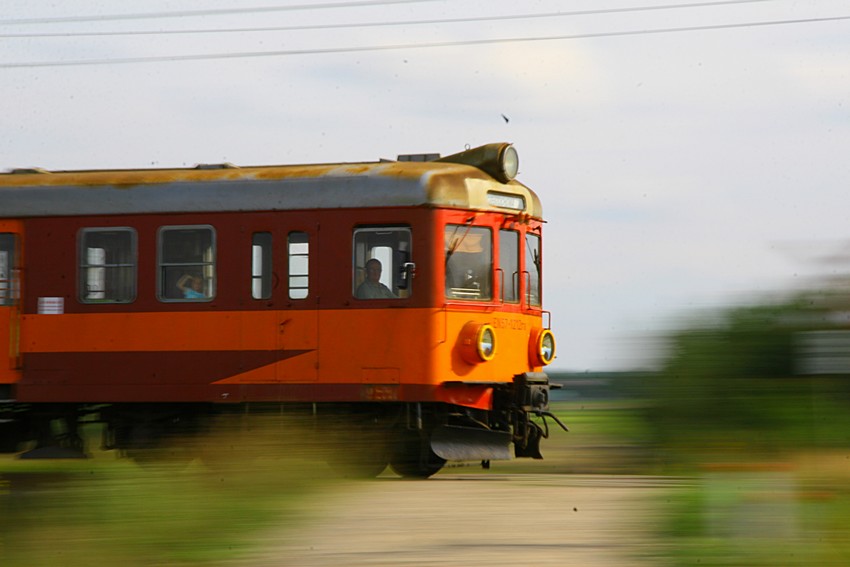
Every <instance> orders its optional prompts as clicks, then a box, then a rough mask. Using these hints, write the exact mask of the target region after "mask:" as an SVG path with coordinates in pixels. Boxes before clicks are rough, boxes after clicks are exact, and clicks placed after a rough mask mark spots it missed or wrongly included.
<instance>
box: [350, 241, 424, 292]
mask: <svg viewBox="0 0 850 567" xmlns="http://www.w3.org/2000/svg"><path fill="white" fill-rule="evenodd" d="M411 250H412V248H411V232H410V228H408V227H369V228H358V229H356V230H355V231H354V258H353V266H354V274H353V276H352V288H351V293H352V295H354V297H356V298H357V299H399V298H404V297H409V296H410V295H411V294H412V291H413V290H412V286H411V280H412V278H413V269H414V265H413V258H412V257H411Z"/></svg>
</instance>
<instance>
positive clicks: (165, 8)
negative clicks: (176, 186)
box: [0, 0, 850, 371]
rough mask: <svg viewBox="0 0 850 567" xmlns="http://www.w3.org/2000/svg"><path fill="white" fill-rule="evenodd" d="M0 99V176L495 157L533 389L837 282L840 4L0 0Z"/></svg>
mask: <svg viewBox="0 0 850 567" xmlns="http://www.w3.org/2000/svg"><path fill="white" fill-rule="evenodd" d="M447 20H452V21H447ZM354 24H358V25H357V26H354ZM261 28H263V29H262V30H261ZM198 30H207V31H205V32H204V33H188V32H189V31H194V32H197V31H198ZM140 32H146V33H140ZM149 32H157V33H156V34H153V33H149ZM163 32H169V33H163ZM80 34H89V35H80ZM0 103H1V104H2V112H0V170H8V169H12V168H15V167H33V166H37V167H43V168H46V169H55V170H60V169H92V168H94V169H108V168H134V167H174V166H187V167H191V166H193V165H195V164H197V163H219V162H225V161H227V162H232V163H235V164H237V165H258V164H287V163H326V162H342V161H348V162H351V161H374V160H377V159H380V158H388V159H394V158H395V157H396V156H397V155H398V154H404V153H429V152H435V153H441V154H443V155H448V154H451V153H456V152H458V151H461V150H463V149H464V148H465V147H467V146H469V147H474V146H477V145H481V144H485V143H489V142H501V141H505V142H512V143H513V144H514V145H515V147H516V148H517V151H518V153H519V158H520V171H519V176H518V179H519V180H520V181H522V182H523V183H525V184H526V185H528V186H529V187H531V188H532V189H533V190H535V191H536V192H537V193H538V195H539V196H540V198H541V200H542V203H543V211H544V216H545V218H546V220H547V224H546V226H545V229H544V245H543V246H544V266H545V267H544V270H545V275H544V285H545V288H544V303H545V308H546V309H547V310H548V311H550V312H551V321H552V328H553V331H554V332H555V335H556V337H557V338H558V358H557V360H556V361H555V363H554V364H553V366H552V368H553V369H557V370H572V371H606V370H622V369H632V368H642V367H648V366H652V365H653V364H657V362H658V360H659V357H660V356H662V354H661V353H663V348H662V347H661V345H662V343H661V342H659V340H658V337H662V336H663V335H664V333H665V332H667V331H668V330H669V329H670V328H673V327H675V326H677V325H680V324H682V323H681V322H682V321H683V320H685V319H690V320H693V319H694V318H696V319H699V317H700V313H702V312H707V311H709V310H712V309H716V308H718V307H720V306H724V305H731V304H735V303H736V302H742V301H749V300H752V299H753V298H757V297H761V296H763V295H765V294H774V295H775V294H777V293H783V292H788V291H790V290H794V289H799V288H803V287H808V286H812V285H822V284H821V282H822V278H823V277H824V276H829V275H836V274H840V273H846V272H848V271H850V269H848V268H850V227H848V225H850V207H848V202H850V199H848V197H847V195H848V193H850V160H848V156H847V152H848V149H850V4H848V3H847V2H846V0H749V1H745V0H733V1H725V2H724V1H720V0H707V1H705V2H697V1H691V2H688V1H686V0H679V1H677V0H540V1H534V0H530V1H528V2H521V3H520V2H507V1H502V0H486V1H484V0H482V1H475V0H420V1H411V0H399V1H395V2H392V1H383V2H381V1H376V0H359V1H358V0H338V1H335V2H334V1H323V0H319V1H316V2H309V1H307V0H289V1H284V0H257V2H256V3H252V2H249V1H243V2H233V1H231V2H224V1H214V0H205V1H201V0H148V1H147V2H144V3H139V2H107V1H105V0H104V1H95V0H69V1H67V2H47V1H44V0H5V1H4V2H3V3H2V6H0ZM502 115H504V116H505V117H507V118H508V121H505V120H504V119H503V117H502ZM0 208H2V203H0ZM827 257H830V258H832V259H831V260H829V261H826V260H824V258H827Z"/></svg>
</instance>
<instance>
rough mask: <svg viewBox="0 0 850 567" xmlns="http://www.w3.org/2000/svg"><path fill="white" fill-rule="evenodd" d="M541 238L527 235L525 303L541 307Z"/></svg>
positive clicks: (530, 234) (535, 235)
mask: <svg viewBox="0 0 850 567" xmlns="http://www.w3.org/2000/svg"><path fill="white" fill-rule="evenodd" d="M540 269H541V258H540V236H539V235H537V234H532V233H530V232H529V233H527V234H526V235H525V274H527V275H526V278H527V280H526V287H525V293H526V298H525V301H526V303H527V304H528V305H534V306H538V307H539V306H540V295H541V294H540V282H541V280H542V278H541V277H540Z"/></svg>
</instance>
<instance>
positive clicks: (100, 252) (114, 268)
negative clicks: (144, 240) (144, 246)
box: [78, 228, 136, 303]
mask: <svg viewBox="0 0 850 567" xmlns="http://www.w3.org/2000/svg"><path fill="white" fill-rule="evenodd" d="M79 242H80V247H79V258H78V265H79V299H80V301H81V302H82V303H130V302H132V301H133V300H135V299H136V231H135V230H133V229H132V228H84V229H82V230H81V231H80V237H79Z"/></svg>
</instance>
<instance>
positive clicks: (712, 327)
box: [642, 291, 850, 461]
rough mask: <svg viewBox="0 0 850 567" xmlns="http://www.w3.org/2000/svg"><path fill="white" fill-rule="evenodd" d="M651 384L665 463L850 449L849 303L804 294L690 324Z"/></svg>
mask: <svg viewBox="0 0 850 567" xmlns="http://www.w3.org/2000/svg"><path fill="white" fill-rule="evenodd" d="M668 347H669V351H668V354H667V357H666V360H665V362H664V364H663V366H662V368H661V370H660V371H658V372H654V373H649V374H646V375H645V376H643V380H642V382H643V386H644V393H643V395H642V397H643V398H644V399H645V400H646V401H647V405H646V409H645V412H646V413H645V418H646V421H647V424H648V426H649V431H650V433H651V437H652V443H653V444H654V445H655V446H656V448H657V449H658V450H659V454H660V455H666V456H667V458H670V459H672V460H674V461H681V460H682V459H683V458H684V459H685V460H687V456H688V455H693V456H697V455H701V456H703V457H704V456H705V455H706V454H707V453H723V454H729V452H730V451H731V452H733V453H739V454H750V453H752V452H760V453H762V454H763V453H777V452H781V451H786V450H787V451H793V450H798V449H801V448H814V447H839V446H847V445H848V442H850V417H849V416H850V395H849V394H848V391H850V295H848V294H847V293H846V292H844V293H841V292H837V291H830V292H820V293H813V292H806V293H800V294H798V295H796V296H794V297H792V298H790V299H786V300H784V301H774V302H765V303H764V304H761V305H749V306H737V307H732V308H728V309H726V310H725V311H723V312H721V313H719V314H712V315H710V316H707V317H706V318H705V319H703V320H696V321H691V322H690V323H688V324H686V325H685V326H684V328H682V329H681V330H679V331H675V332H673V333H672V334H671V335H670V336H669V337H668Z"/></svg>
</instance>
